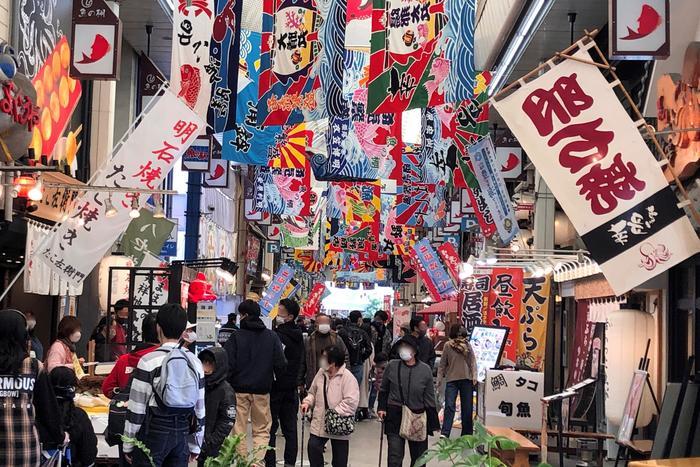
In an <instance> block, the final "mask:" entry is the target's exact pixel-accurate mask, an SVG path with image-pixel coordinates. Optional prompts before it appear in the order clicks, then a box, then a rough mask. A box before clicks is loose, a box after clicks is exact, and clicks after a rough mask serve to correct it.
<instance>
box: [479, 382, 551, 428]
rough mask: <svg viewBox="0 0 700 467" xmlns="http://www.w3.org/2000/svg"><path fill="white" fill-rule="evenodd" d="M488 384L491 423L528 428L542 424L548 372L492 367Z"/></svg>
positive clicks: (486, 396) (487, 411)
mask: <svg viewBox="0 0 700 467" xmlns="http://www.w3.org/2000/svg"><path fill="white" fill-rule="evenodd" d="M485 385H486V386H485V388H484V399H486V400H485V401H484V402H485V404H484V405H485V420H484V423H485V424H486V425H487V426H502V427H507V428H514V429H525V430H527V429H533V430H534V429H538V428H540V427H541V425H542V401H541V400H540V399H541V398H542V396H543V395H544V373H537V372H533V371H504V370H488V372H487V373H486V381H485Z"/></svg>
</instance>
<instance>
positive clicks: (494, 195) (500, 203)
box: [469, 135, 519, 245]
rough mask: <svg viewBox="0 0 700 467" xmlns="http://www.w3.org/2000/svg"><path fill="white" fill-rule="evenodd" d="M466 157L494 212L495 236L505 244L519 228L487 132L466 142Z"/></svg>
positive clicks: (513, 236) (494, 150)
mask: <svg viewBox="0 0 700 467" xmlns="http://www.w3.org/2000/svg"><path fill="white" fill-rule="evenodd" d="M469 160H470V161H471V163H472V167H473V168H474V176H475V177H476V179H477V180H478V181H479V187H480V188H481V193H482V194H483V196H484V198H485V199H486V204H487V205H488V207H489V211H490V212H491V215H492V216H493V221H494V223H495V224H496V230H497V231H498V236H499V237H500V239H501V242H502V243H504V244H506V245H507V244H509V243H510V242H511V240H513V238H515V236H516V235H517V233H518V231H519V229H518V221H517V220H516V219H515V211H514V210H513V203H512V202H511V200H510V195H509V194H508V189H507V188H506V184H505V181H504V180H503V175H502V174H501V169H500V166H499V165H498V162H497V160H496V149H495V148H494V147H493V141H492V140H491V137H490V136H488V135H487V136H485V137H483V138H481V139H480V140H479V141H477V142H476V143H474V144H472V145H471V146H469Z"/></svg>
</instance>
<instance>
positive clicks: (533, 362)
mask: <svg viewBox="0 0 700 467" xmlns="http://www.w3.org/2000/svg"><path fill="white" fill-rule="evenodd" d="M551 279H552V276H551V275H549V276H545V277H527V278H525V279H523V298H522V307H521V309H520V337H519V338H518V339H517V341H518V355H517V359H518V361H517V363H518V365H521V366H526V367H529V368H532V369H534V370H539V371H542V370H544V352H545V349H546V347H547V318H548V316H549V293H550V288H551V286H552V280H551Z"/></svg>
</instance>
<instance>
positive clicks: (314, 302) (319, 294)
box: [304, 282, 326, 316]
mask: <svg viewBox="0 0 700 467" xmlns="http://www.w3.org/2000/svg"><path fill="white" fill-rule="evenodd" d="M325 291H326V286H325V284H324V283H323V282H317V283H315V284H314V288H313V289H311V293H310V294H309V298H307V299H306V303H304V316H314V315H316V314H317V313H318V312H319V310H320V309H321V299H322V298H323V294H324V292H325Z"/></svg>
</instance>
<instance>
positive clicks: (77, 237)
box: [38, 90, 206, 285]
mask: <svg viewBox="0 0 700 467" xmlns="http://www.w3.org/2000/svg"><path fill="white" fill-rule="evenodd" d="M205 126H206V124H205V122H204V121H203V120H202V119H201V118H199V117H198V116H197V115H196V114H195V113H194V112H193V111H192V109H190V108H189V107H188V106H187V104H185V102H184V101H182V100H180V99H178V97H177V96H176V95H175V94H173V93H172V92H170V91H169V90H166V91H165V92H164V94H163V95H162V96H160V97H159V98H158V100H157V101H156V102H155V103H154V104H153V106H152V107H151V108H150V109H149V110H148V113H145V114H142V120H141V123H140V124H139V125H138V126H137V127H135V128H134V130H133V131H132V132H131V134H129V136H128V138H127V139H126V140H125V141H124V142H123V143H122V144H121V145H120V146H119V147H118V149H117V151H116V153H115V154H114V155H113V156H112V157H111V158H110V159H108V161H109V162H108V163H107V164H106V166H104V167H103V168H102V169H101V170H100V172H98V176H97V177H96V178H95V181H94V183H93V184H94V185H95V186H112V187H115V186H119V187H122V188H124V187H127V188H135V189H137V190H155V189H157V188H158V187H159V186H160V184H161V183H162V181H163V179H164V178H165V176H166V175H167V174H168V172H170V170H171V169H172V167H173V165H174V164H175V163H176V162H177V161H178V159H179V158H180V156H182V153H183V152H185V150H186V149H187V148H188V147H189V146H190V144H192V142H194V140H195V139H196V137H197V135H198V134H200V133H201V132H202V129H203V128H204V127H205ZM148 196H149V195H147V194H140V195H139V194H137V193H110V194H108V193H94V192H92V193H89V194H84V195H83V196H81V197H80V198H78V199H77V200H76V208H75V209H74V210H73V211H72V212H71V214H70V215H69V217H68V220H67V221H65V222H63V223H62V224H61V226H60V227H59V228H58V230H57V231H56V233H55V234H54V236H53V237H52V238H51V241H49V243H48V244H47V245H46V246H45V247H44V248H43V249H42V252H41V253H39V254H38V259H40V260H41V261H44V262H46V263H47V264H49V265H50V266H51V267H52V268H53V269H54V270H55V271H56V272H57V273H58V274H59V275H60V276H61V277H63V278H65V279H66V280H67V281H68V282H70V283H71V284H74V285H78V284H80V283H81V282H82V281H83V280H84V279H85V277H87V275H88V274H89V273H90V271H92V269H93V268H94V267H95V264H97V262H98V261H99V260H100V258H102V256H104V254H105V252H106V251H107V250H109V248H111V246H112V244H113V243H114V241H115V240H116V239H117V237H119V235H120V234H121V233H122V232H124V231H125V230H126V228H127V226H128V225H129V223H130V222H131V217H129V210H130V209H131V204H132V200H133V199H134V198H135V199H136V202H137V203H138V204H139V205H143V204H144V203H145V202H146V199H147V198H148ZM109 197H111V199H112V203H113V204H114V205H115V206H116V207H117V209H118V210H117V214H116V215H115V216H113V217H110V218H107V217H105V215H104V202H105V201H106V200H107V199H108V198H109Z"/></svg>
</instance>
